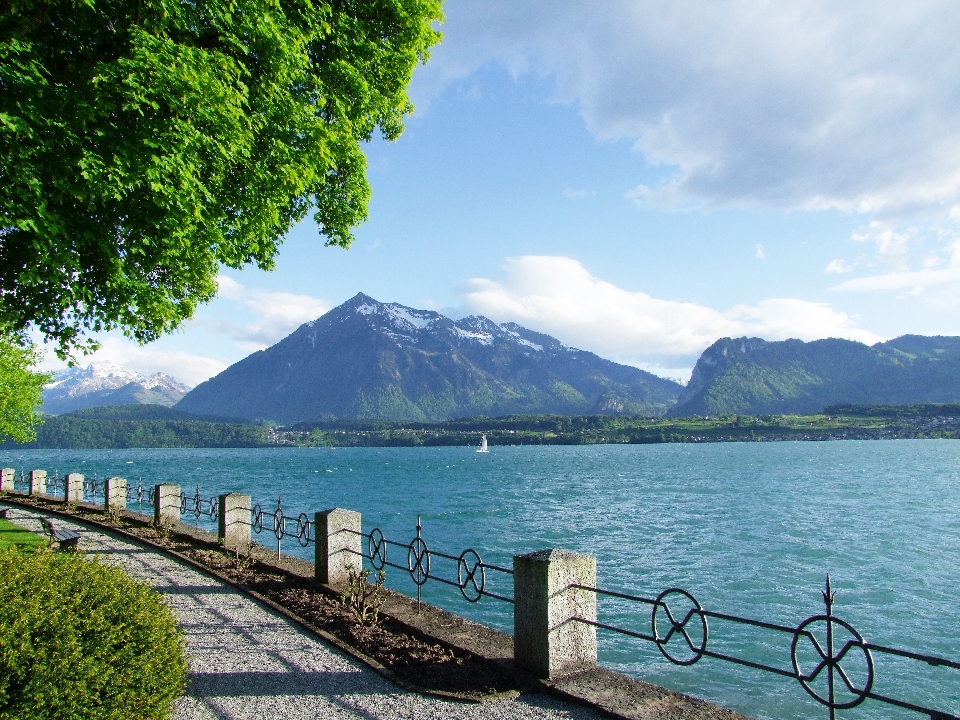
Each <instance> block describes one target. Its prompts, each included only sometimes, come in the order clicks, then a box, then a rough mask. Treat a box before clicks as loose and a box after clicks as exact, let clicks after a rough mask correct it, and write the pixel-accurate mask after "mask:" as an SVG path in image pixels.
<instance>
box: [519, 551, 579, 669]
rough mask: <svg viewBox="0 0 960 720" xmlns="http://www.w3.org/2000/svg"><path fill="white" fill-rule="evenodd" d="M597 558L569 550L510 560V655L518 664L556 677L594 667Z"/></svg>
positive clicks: (537, 553)
mask: <svg viewBox="0 0 960 720" xmlns="http://www.w3.org/2000/svg"><path fill="white" fill-rule="evenodd" d="M596 582H597V559H596V558H595V557H594V556H592V555H580V554H578V553H574V552H569V551H567V550H541V551H539V552H535V553H530V554H529V555H517V556H514V558H513V597H514V599H515V604H514V608H513V634H514V640H513V647H514V650H513V655H514V661H515V662H516V664H517V666H518V667H520V668H523V669H524V670H528V671H530V672H532V673H534V674H535V675H536V676H537V677H541V678H554V677H559V676H561V675H567V674H569V673H572V672H576V671H578V670H584V669H586V668H589V667H593V666H595V665H596V664H597V629H596V628H595V627H594V626H592V625H585V624H584V623H580V622H576V621H574V620H573V619H572V618H575V617H580V618H583V619H585V620H592V621H594V622H596V619H597V595H596V593H593V592H590V591H588V590H579V589H576V588H572V587H570V586H571V585H586V586H588V587H596Z"/></svg>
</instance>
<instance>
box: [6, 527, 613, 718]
mask: <svg viewBox="0 0 960 720" xmlns="http://www.w3.org/2000/svg"><path fill="white" fill-rule="evenodd" d="M40 516H41V515H40V513H37V512H35V511H32V510H25V509H22V508H10V511H9V519H10V520H12V521H13V522H16V523H18V524H21V525H23V526H24V527H27V528H29V529H31V530H35V531H40V522H39V519H38V518H39V517H40ZM57 524H58V525H62V526H63V527H65V528H69V529H72V530H77V531H78V532H80V533H81V534H82V535H83V539H82V540H81V545H80V546H81V548H82V549H83V550H84V551H86V552H87V553H88V554H98V555H101V556H103V557H106V558H109V559H110V560H111V561H114V562H117V563H118V564H120V565H121V566H122V567H124V568H125V569H126V570H127V572H129V573H130V574H131V575H132V576H134V577H136V578H138V579H141V580H143V581H145V582H147V583H149V584H150V585H152V586H153V587H154V588H156V589H157V590H159V591H161V592H162V593H164V595H166V597H167V600H168V602H169V603H170V606H171V608H172V609H173V611H174V613H175V614H176V616H177V618H178V619H179V621H180V625H181V627H183V630H184V633H185V634H186V643H187V654H188V656H189V658H190V677H189V683H188V687H187V694H186V696H184V697H182V698H181V699H180V700H178V701H177V703H176V705H175V711H174V715H173V717H174V718H175V720H233V719H234V718H236V719H238V720H239V719H240V718H256V719H257V720H267V719H268V718H290V719H291V720H292V719H295V718H304V719H306V718H309V719H310V720H317V719H321V720H328V719H329V720H340V719H341V718H343V719H346V718H350V719H360V720H393V719H396V720H427V719H432V718H464V719H465V720H474V719H475V720H541V719H542V720H548V719H550V720H553V719H559V718H565V719H568V720H599V717H600V716H599V715H598V714H597V713H595V712H593V711H591V710H589V709H586V708H582V707H578V706H575V705H568V704H565V703H562V702H560V701H557V700H555V699H553V698H549V697H546V696H543V695H522V696H521V697H519V698H518V699H516V700H513V701H501V702H495V703H487V704H484V705H475V704H465V703H454V702H448V701H444V700H439V699H436V698H431V697H425V696H422V695H418V694H416V693H410V692H406V691H404V690H401V689H400V688H398V687H397V686H395V685H393V684H392V683H391V682H389V681H388V680H385V679H384V678H382V677H381V676H380V675H378V674H377V673H376V672H374V671H373V670H371V669H369V668H367V667H366V666H364V665H361V664H360V663H358V662H357V661H356V660H354V659H353V658H351V657H349V656H347V655H344V654H343V653H341V652H339V651H338V650H337V649H335V648H332V647H330V646H328V645H327V644H326V643H324V642H323V641H321V640H319V639H317V638H315V637H313V636H311V635H308V634H307V633H305V632H304V631H303V630H301V629H300V628H298V627H297V626H295V625H293V624H292V623H291V622H290V621H288V620H287V619H286V618H283V617H280V616H278V615H275V614H274V613H272V612H271V611H269V610H267V609H265V608H263V607H262V606H260V605H258V604H257V603H256V602H254V601H253V600H251V599H250V598H249V597H247V596H246V595H244V594H242V593H239V592H237V591H236V590H234V589H233V588H231V587H230V586H228V585H224V584H223V583H221V582H219V581H217V580H214V579H212V578H210V577H208V576H206V575H204V574H202V573H200V572H198V571H196V570H194V569H193V568H191V567H187V566H184V565H181V564H180V563H178V562H177V561H175V560H173V559H171V558H170V557H168V556H166V555H164V554H162V553H157V552H154V551H152V550H147V549H145V548H143V547H140V546H138V545H135V544H133V543H131V542H127V541H124V540H119V539H117V538H114V537H111V536H109V535H106V534H105V533H102V532H99V531H96V530H93V529H90V528H88V527H86V526H82V525H78V524H75V523H71V522H67V521H65V520H59V519H58V520H57Z"/></svg>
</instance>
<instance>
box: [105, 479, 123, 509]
mask: <svg viewBox="0 0 960 720" xmlns="http://www.w3.org/2000/svg"><path fill="white" fill-rule="evenodd" d="M103 509H104V510H106V511H107V512H123V511H124V510H126V509H127V479H126V478H122V477H108V478H107V479H106V480H104V481H103Z"/></svg>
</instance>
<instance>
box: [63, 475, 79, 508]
mask: <svg viewBox="0 0 960 720" xmlns="http://www.w3.org/2000/svg"><path fill="white" fill-rule="evenodd" d="M63 499H64V500H65V501H66V502H68V503H78V502H83V475H81V474H80V473H67V476H66V477H65V478H63Z"/></svg>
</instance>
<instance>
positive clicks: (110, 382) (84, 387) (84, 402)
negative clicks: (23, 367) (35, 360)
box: [41, 362, 190, 415]
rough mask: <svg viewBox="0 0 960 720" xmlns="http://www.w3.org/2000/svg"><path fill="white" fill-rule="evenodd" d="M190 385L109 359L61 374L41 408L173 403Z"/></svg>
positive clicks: (49, 387) (60, 411)
mask: <svg viewBox="0 0 960 720" xmlns="http://www.w3.org/2000/svg"><path fill="white" fill-rule="evenodd" d="M189 389H190V388H189V387H188V386H186V385H184V384H183V383H180V382H177V381H176V380H174V379H173V378H172V377H170V376H169V375H164V374H163V373H159V372H158V373H156V374H154V375H149V376H143V375H138V374H137V373H135V372H133V371H132V370H127V369H126V368H122V367H120V366H119V365H114V364H113V363H109V362H92V363H90V364H89V365H88V366H87V367H86V368H79V367H72V368H67V369H66V370H63V371H62V372H59V373H57V374H56V375H55V376H54V378H53V381H52V382H51V383H49V384H48V385H47V386H46V387H45V388H44V390H43V396H42V397H43V406H42V408H41V410H42V411H43V412H45V413H50V414H51V415H62V414H63V413H68V412H73V411H74V410H80V409H82V408H88V407H97V406H100V405H137V404H151V405H166V406H171V405H174V404H175V403H176V402H178V401H179V400H180V398H182V397H183V396H184V395H185V394H186V393H187V391H188V390H189Z"/></svg>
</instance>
